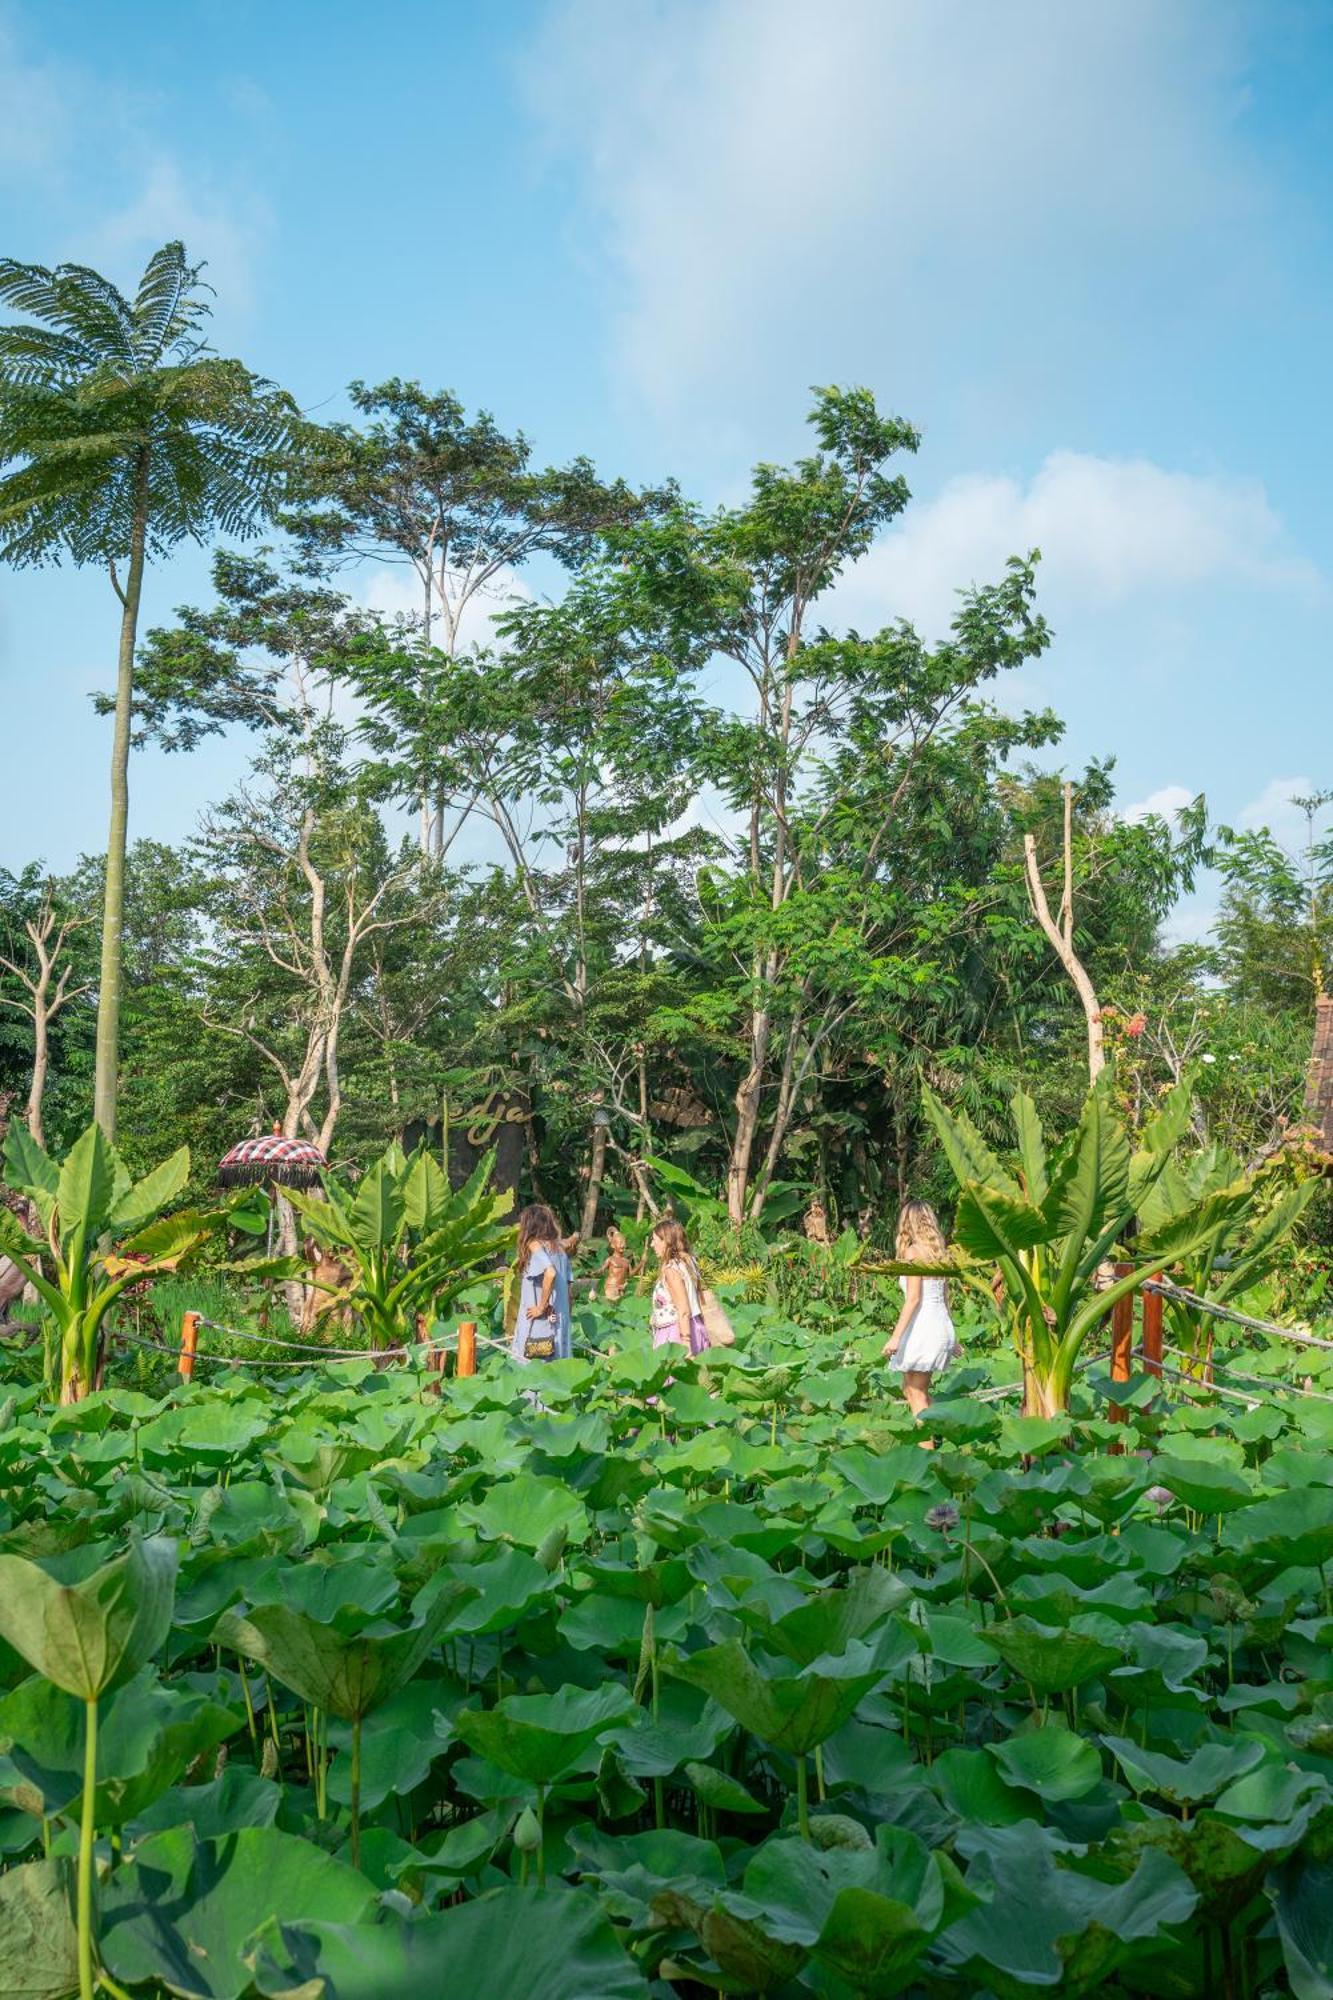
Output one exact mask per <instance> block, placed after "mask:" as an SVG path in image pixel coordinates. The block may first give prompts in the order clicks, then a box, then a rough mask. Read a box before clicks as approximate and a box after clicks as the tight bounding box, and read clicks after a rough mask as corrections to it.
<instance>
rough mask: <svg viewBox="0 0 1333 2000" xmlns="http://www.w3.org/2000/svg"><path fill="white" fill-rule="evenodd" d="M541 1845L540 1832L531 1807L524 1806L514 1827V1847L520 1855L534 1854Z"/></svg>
mask: <svg viewBox="0 0 1333 2000" xmlns="http://www.w3.org/2000/svg"><path fill="white" fill-rule="evenodd" d="M541 1844H542V1830H541V1827H540V1826H539V1825H538V1823H537V1815H536V1813H535V1812H534V1811H533V1810H532V1807H531V1806H524V1808H523V1810H522V1812H521V1813H520V1814H519V1816H518V1822H517V1824H516V1826H515V1827H514V1845H515V1847H516V1848H517V1849H518V1851H519V1853H520V1854H535V1853H536V1852H537V1849H538V1848H539V1847H540V1846H541Z"/></svg>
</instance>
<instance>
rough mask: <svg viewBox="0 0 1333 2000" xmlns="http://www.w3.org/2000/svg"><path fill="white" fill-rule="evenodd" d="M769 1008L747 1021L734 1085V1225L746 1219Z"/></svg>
mask: <svg viewBox="0 0 1333 2000" xmlns="http://www.w3.org/2000/svg"><path fill="white" fill-rule="evenodd" d="M763 976H764V975H763V973H761V974H760V977H761V978H762V977H763ZM768 1038H769V1012H768V1009H767V1007H759V1008H756V1010H755V1012H754V1014H753V1016H752V1017H751V1023H750V1067H749V1068H748V1069H747V1070H746V1072H745V1075H744V1076H743V1077H742V1078H741V1080H740V1082H739V1084H738V1085H737V1086H736V1098H735V1103H736V1131H735V1134H734V1136H733V1138H732V1141H731V1161H730V1164H729V1165H728V1167H727V1215H728V1217H729V1218H730V1221H731V1226H732V1228H733V1229H739V1228H740V1227H741V1225H742V1223H743V1222H744V1221H745V1198H746V1195H747V1194H748V1192H749V1187H750V1157H751V1154H752V1153H753V1151H754V1141H755V1134H756V1133H757V1132H758V1130H759V1112H760V1107H761V1105H762V1102H763V1095H764V1069H765V1067H766V1064H767V1059H768Z"/></svg>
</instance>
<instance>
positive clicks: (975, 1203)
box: [953, 1183, 1052, 1262]
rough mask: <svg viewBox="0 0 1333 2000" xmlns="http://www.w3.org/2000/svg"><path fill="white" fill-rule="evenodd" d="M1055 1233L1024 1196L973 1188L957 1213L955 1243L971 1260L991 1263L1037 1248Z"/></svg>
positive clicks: (961, 1196)
mask: <svg viewBox="0 0 1333 2000" xmlns="http://www.w3.org/2000/svg"><path fill="white" fill-rule="evenodd" d="M1051 1233H1052V1232H1051V1228H1050V1224H1049V1222H1048V1221H1047V1218H1046V1216H1045V1215H1044V1214H1043V1213H1042V1211H1041V1209H1039V1208H1035V1207H1034V1206H1033V1204H1032V1203H1031V1202H1029V1201H1025V1200H1024V1199H1023V1197H1022V1195H1010V1194H1007V1193H1006V1192H1005V1191H1004V1190H1003V1189H1002V1188H994V1187H990V1186H981V1185H978V1184H976V1183H973V1184H971V1185H969V1186H968V1187H966V1188H965V1189H964V1190H963V1192H962V1194H961V1195H960V1197H959V1200H958V1207H957V1210H956V1211H955V1214H954V1225H953V1240H954V1242H955V1244H956V1245H957V1246H958V1248H959V1249H960V1250H965V1251H966V1252H967V1254H968V1255H969V1256H970V1257H980V1258H984V1259H986V1260H987V1261H989V1262H997V1261H998V1260H999V1259H1000V1258H1002V1257H1013V1256H1015V1255H1016V1254H1017V1253H1018V1252H1020V1251H1023V1250H1032V1249H1035V1247H1036V1246H1037V1245H1038V1244H1039V1243H1045V1242H1046V1241H1047V1240H1048V1239H1049V1237H1050V1235H1051Z"/></svg>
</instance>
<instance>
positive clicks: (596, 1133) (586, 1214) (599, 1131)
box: [579, 1121, 607, 1243]
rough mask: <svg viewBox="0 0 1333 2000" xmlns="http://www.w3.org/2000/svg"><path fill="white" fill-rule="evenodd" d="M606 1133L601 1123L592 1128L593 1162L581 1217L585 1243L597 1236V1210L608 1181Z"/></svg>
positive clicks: (580, 1233)
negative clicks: (603, 1187)
mask: <svg viewBox="0 0 1333 2000" xmlns="http://www.w3.org/2000/svg"><path fill="white" fill-rule="evenodd" d="M606 1132H607V1128H606V1126H605V1125H604V1124H602V1123H601V1122H600V1121H599V1122H598V1123H597V1124H595V1125H594V1126H593V1128H592V1161H591V1164H590V1166H589V1169H588V1186H587V1190H586V1192H585V1194H584V1197H583V1214H582V1215H581V1216H580V1217H579V1235H580V1236H581V1237H582V1239H583V1241H584V1242H585V1243H586V1242H587V1240H588V1238H589V1237H590V1236H595V1235H596V1234H597V1209H598V1205H599V1204H600V1202H601V1199H602V1182H603V1181H604V1180H605V1179H606Z"/></svg>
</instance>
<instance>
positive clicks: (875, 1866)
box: [743, 1826, 972, 1995]
mask: <svg viewBox="0 0 1333 2000" xmlns="http://www.w3.org/2000/svg"><path fill="white" fill-rule="evenodd" d="M743 1888H744V1895H745V1898H746V1900H747V1901H748V1902H749V1903H751V1904H755V1905H758V1906H759V1907H760V1908H761V1909H762V1911H763V1915H764V1921H765V1926H766V1928H767V1929H768V1930H769V1932H770V1934H771V1935H772V1936H773V1937H775V1938H776V1939H777V1940H778V1941H779V1942H781V1943H790V1944H798V1945H804V1946H806V1947H808V1948H810V1949H812V1950H813V1952H814V1954H815V1956H816V1957H817V1958H818V1959H820V1960H821V1961H822V1962H823V1963H824V1964H825V1965H827V1966H828V1967H829V1969H830V1970H831V1971H832V1972H833V1973H835V1974H836V1975H837V1976H838V1977H839V1978H841V1979H845V1980H846V1981H847V1983H848V1984H849V1986H851V1987H852V1989H853V1991H854V1992H856V1993H863V1994H871V1995H891V1994H896V1993H900V1992H902V1991H903V1989H904V1987H905V1986H906V1985H907V1984H908V1983H909V1981H910V1978H911V1975H912V1973H913V1970H914V1968H915V1967H916V1965H917V1964H918V1962H919V1960H920V1959H921V1957H922V1955H923V1954H924V1952H925V1950H926V1947H927V1946H928V1945H929V1943H930V1941H931V1939H932V1937H934V1936H935V1934H936V1933H937V1932H938V1931H939V1930H941V1929H942V1928H943V1927H944V1926H945V1925H946V1924H948V1923H951V1922H952V1921H953V1920H954V1918H956V1917H958V1916H961V1915H962V1913H963V1911H964V1910H965V1909H966V1908H968V1907H969V1905H970V1903H971V1901H972V1898H971V1897H970V1896H969V1895H968V1894H967V1892H966V1891H965V1890H964V1889H963V1888H962V1886H961V1884H960V1883H959V1881H958V1878H957V1875H956V1873H955V1871H954V1869H953V1865H952V1863H951V1862H950V1861H949V1860H948V1859H947V1858H946V1857H942V1856H941V1857H936V1856H935V1855H932V1854H931V1853H930V1851H929V1849H928V1848H927V1847H926V1846H925V1844H924V1842H922V1841H921V1840H919V1839H918V1838H917V1837H916V1835H915V1834H913V1833H909V1832H908V1831H907V1830H906V1828H904V1827H897V1826H881V1827H880V1828H879V1829H878V1830H877V1833H876V1838H875V1844H874V1846H873V1847H867V1848H863V1849H859V1850H858V1849H849V1848H836V1847H835V1848H828V1849H825V1850H822V1851H821V1850H820V1849H818V1848H816V1847H814V1846H812V1845H811V1844H810V1842H808V1841H805V1840H784V1839H777V1840H770V1841H768V1842H767V1843H766V1844H765V1845H764V1846H763V1847H762V1848H761V1849H760V1850H759V1852H758V1854H756V1856H755V1857H754V1859H753V1860H752V1861H751V1862H750V1864H749V1866H748V1867H747V1869H746V1871H745V1877H744V1883H743Z"/></svg>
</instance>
